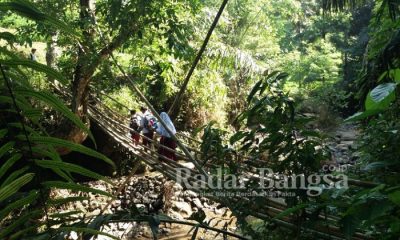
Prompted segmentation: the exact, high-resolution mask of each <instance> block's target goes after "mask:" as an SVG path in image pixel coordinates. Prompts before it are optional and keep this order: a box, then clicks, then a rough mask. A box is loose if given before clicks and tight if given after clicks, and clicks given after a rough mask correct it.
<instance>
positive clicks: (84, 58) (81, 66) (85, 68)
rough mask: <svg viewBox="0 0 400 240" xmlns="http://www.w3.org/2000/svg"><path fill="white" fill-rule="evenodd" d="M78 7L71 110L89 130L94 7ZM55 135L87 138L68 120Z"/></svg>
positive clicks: (86, 0)
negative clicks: (78, 37)
mask: <svg viewBox="0 0 400 240" xmlns="http://www.w3.org/2000/svg"><path fill="white" fill-rule="evenodd" d="M80 7H81V10H80V14H79V18H80V26H81V29H82V32H83V41H82V44H80V45H79V49H78V60H77V64H76V67H75V71H74V76H73V80H72V89H71V90H72V99H71V110H72V112H73V113H74V114H75V115H77V116H78V117H79V118H80V119H81V120H82V121H83V122H84V123H85V124H86V126H87V127H88V128H89V127H90V121H89V119H88V117H87V109H88V98H89V82H90V79H91V77H92V75H93V73H94V71H95V69H96V68H97V66H98V65H96V66H93V65H92V64H91V59H90V56H93V57H96V56H95V54H96V51H95V49H94V47H93V43H94V40H95V39H94V37H95V34H94V33H95V31H94V12H93V9H94V5H93V4H92V3H91V0H80ZM88 23H91V24H88ZM49 60H50V59H49ZM55 135H56V136H57V137H60V138H63V139H66V140H69V141H72V142H74V143H82V142H83V141H84V140H85V139H86V137H87V133H85V132H84V131H83V130H82V129H80V128H79V127H77V126H76V125H75V124H73V123H72V122H70V121H68V120H64V121H63V123H62V124H61V126H60V127H59V128H58V130H57V132H56V134H55ZM58 151H59V153H60V154H67V153H69V152H70V150H69V149H59V150H58Z"/></svg>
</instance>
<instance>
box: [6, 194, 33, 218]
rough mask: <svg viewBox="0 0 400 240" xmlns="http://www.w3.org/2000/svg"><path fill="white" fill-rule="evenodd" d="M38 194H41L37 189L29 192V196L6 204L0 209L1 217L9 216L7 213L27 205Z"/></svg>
mask: <svg viewBox="0 0 400 240" xmlns="http://www.w3.org/2000/svg"><path fill="white" fill-rule="evenodd" d="M38 196H39V194H38V192H37V191H32V192H30V193H29V195H28V196H26V197H24V198H22V199H19V200H17V201H15V202H12V203H10V204H8V205H6V206H5V207H4V208H3V209H2V210H1V211H0V219H4V218H5V217H6V216H7V214H9V213H10V212H11V211H13V210H15V209H18V208H22V207H23V206H25V205H28V204H31V203H32V202H33V201H34V200H36V199H37V197H38Z"/></svg>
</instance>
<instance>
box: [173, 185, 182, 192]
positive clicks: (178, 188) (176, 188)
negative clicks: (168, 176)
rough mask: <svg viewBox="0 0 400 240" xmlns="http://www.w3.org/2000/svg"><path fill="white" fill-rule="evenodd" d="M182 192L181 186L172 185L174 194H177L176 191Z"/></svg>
mask: <svg viewBox="0 0 400 240" xmlns="http://www.w3.org/2000/svg"><path fill="white" fill-rule="evenodd" d="M182 190H183V187H182V186H181V185H179V184H175V185H174V191H175V192H177V191H182Z"/></svg>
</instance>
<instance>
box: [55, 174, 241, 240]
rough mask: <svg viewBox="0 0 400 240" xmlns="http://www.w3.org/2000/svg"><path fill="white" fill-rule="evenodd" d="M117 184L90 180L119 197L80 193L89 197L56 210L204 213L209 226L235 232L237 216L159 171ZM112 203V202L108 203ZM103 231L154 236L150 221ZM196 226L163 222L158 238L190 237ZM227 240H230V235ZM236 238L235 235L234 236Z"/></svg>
mask: <svg viewBox="0 0 400 240" xmlns="http://www.w3.org/2000/svg"><path fill="white" fill-rule="evenodd" d="M112 181H113V183H114V185H110V184H107V183H105V182H102V181H94V182H88V183H87V185H88V186H90V187H93V188H95V189H98V190H102V191H106V192H110V193H113V194H114V195H115V196H116V198H115V199H114V200H112V201H111V202H110V199H111V198H109V197H106V196H103V195H100V194H92V193H80V194H79V196H88V197H89V200H84V201H82V202H77V203H74V204H70V205H66V206H65V205H64V206H63V207H62V208H59V209H53V211H57V212H58V213H62V212H67V211H71V210H78V211H81V213H80V214H86V215H87V216H91V215H93V216H97V215H99V214H100V212H101V211H103V210H104V213H105V214H107V213H118V212H125V213H126V212H134V211H136V210H139V211H140V213H142V214H144V215H155V214H161V215H167V216H168V217H170V218H171V219H172V220H185V221H190V222H193V223H196V221H193V220H189V219H190V218H193V216H196V214H197V215H198V214H199V213H201V214H202V212H204V213H205V219H204V221H205V222H207V223H208V224H209V225H210V226H213V227H217V228H220V229H223V228H225V227H226V229H227V230H228V231H230V232H235V231H236V229H237V228H236V219H235V218H234V217H233V216H232V215H231V212H230V211H229V209H227V208H224V207H220V206H219V205H218V203H215V202H212V201H210V200H208V199H206V198H204V197H201V196H199V195H198V194H197V193H195V192H193V191H190V190H184V189H183V188H182V187H181V186H180V185H178V184H175V183H174V182H172V181H168V180H167V179H166V178H164V177H163V175H161V174H160V173H157V172H148V173H146V175H135V176H133V177H131V178H130V179H128V180H127V177H125V176H124V177H120V178H116V179H112ZM67 195H68V196H74V195H75V196H76V194H74V193H71V192H70V191H69V190H57V191H56V192H52V197H53V198H58V197H61V196H67ZM108 203H110V204H108ZM102 231H103V232H106V233H108V234H111V235H113V236H116V237H118V238H120V239H153V236H152V231H151V228H150V226H149V224H148V223H146V222H142V223H138V222H126V223H111V224H108V225H106V226H105V227H104V228H103V229H102ZM192 234H193V227H192V226H189V225H182V224H177V223H173V224H170V223H162V222H161V223H160V225H159V229H158V239H164V240H167V239H177V240H179V239H191V237H192ZM216 234H217V233H216V232H213V231H210V230H208V231H205V230H199V231H198V234H197V238H196V239H224V238H223V236H222V235H221V234H220V235H219V236H216ZM68 239H74V240H75V239H78V237H77V234H76V233H71V234H70V236H69V238H68ZM98 239H110V238H109V237H106V236H98ZM228 239H230V238H229V237H228ZM232 239H235V238H232Z"/></svg>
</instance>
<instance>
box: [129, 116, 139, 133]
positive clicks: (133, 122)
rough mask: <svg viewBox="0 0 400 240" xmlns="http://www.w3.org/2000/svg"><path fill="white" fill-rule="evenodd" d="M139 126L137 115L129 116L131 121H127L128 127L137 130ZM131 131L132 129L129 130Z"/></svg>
mask: <svg viewBox="0 0 400 240" xmlns="http://www.w3.org/2000/svg"><path fill="white" fill-rule="evenodd" d="M139 127H140V123H139V119H138V117H136V116H134V117H132V118H131V122H130V123H129V128H131V129H133V130H136V131H137V130H139ZM131 132H132V130H131Z"/></svg>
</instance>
